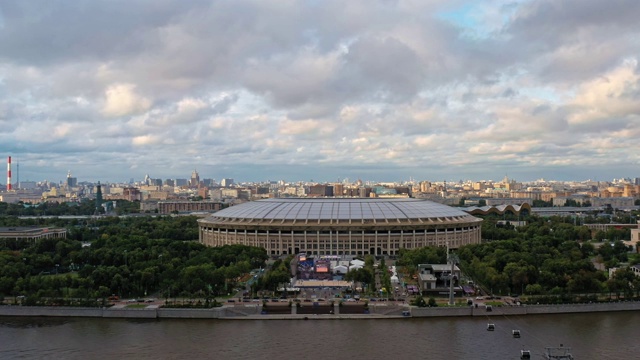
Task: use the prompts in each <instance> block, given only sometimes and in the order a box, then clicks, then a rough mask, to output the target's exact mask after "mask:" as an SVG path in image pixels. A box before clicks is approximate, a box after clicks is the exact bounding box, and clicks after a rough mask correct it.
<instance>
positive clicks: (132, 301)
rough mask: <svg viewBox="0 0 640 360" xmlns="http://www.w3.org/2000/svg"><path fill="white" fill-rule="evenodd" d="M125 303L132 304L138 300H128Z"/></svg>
mask: <svg viewBox="0 0 640 360" xmlns="http://www.w3.org/2000/svg"><path fill="white" fill-rule="evenodd" d="M127 302H128V303H134V302H138V300H136V299H129V300H127Z"/></svg>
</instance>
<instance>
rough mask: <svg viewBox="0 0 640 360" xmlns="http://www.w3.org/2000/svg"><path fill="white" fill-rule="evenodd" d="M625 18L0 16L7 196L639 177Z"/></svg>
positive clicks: (450, 10) (378, 7) (299, 11)
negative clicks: (208, 184) (222, 182)
mask: <svg viewBox="0 0 640 360" xmlns="http://www.w3.org/2000/svg"><path fill="white" fill-rule="evenodd" d="M639 16H640V3H636V2H631V1H624V0H615V1H608V2H602V1H597V0H568V1H563V2H555V1H548V0H547V1H545V0H530V1H525V0H516V1H507V0H504V1H502V0H496V1H491V2H482V3H477V2H475V1H470V0H468V1H464V0H455V1H445V0H442V1H430V2H415V3H414V2H411V1H379V2H370V1H366V2H365V1H353V2H348V3H344V2H339V1H323V2H316V1H307V2H256V1H233V2H208V1H190V2H180V1H170V0H167V1H162V2H157V3H155V4H154V6H149V4H148V2H146V1H126V2H119V1H96V2H88V3H86V4H83V5H82V6H79V5H78V4H75V3H69V2H65V1H59V2H56V1H43V2H39V1H29V2H5V3H2V4H0V48H2V51H0V154H2V155H3V157H5V158H6V156H12V157H13V164H14V165H13V166H14V167H13V172H14V175H13V176H14V178H15V177H16V176H18V170H17V167H18V166H19V176H20V180H21V181H26V180H32V181H40V180H44V179H49V180H51V181H58V180H63V179H64V177H65V175H66V173H67V171H69V170H71V171H72V173H73V174H74V177H77V178H78V180H79V181H99V180H100V181H107V182H126V181H128V180H129V179H130V178H134V179H136V180H139V179H142V178H143V177H144V175H145V174H150V175H151V176H152V177H154V178H163V179H166V178H175V177H185V178H188V175H189V174H190V173H191V171H193V169H194V168H195V169H197V170H198V171H199V172H200V174H201V177H208V178H216V179H221V178H223V177H226V178H234V179H237V180H238V181H265V180H268V179H270V180H281V179H285V180H291V181H298V180H300V181H310V180H314V181H317V182H332V181H337V179H339V178H340V179H341V178H349V179H352V180H355V179H362V180H376V181H388V182H399V181H406V180H408V179H409V178H414V179H417V180H422V179H425V180H427V179H428V180H432V181H441V180H447V181H451V180H460V179H463V180H466V179H473V180H499V179H501V178H502V177H504V176H505V175H506V176H508V177H510V178H515V179H518V180H519V181H533V180H536V179H539V178H545V179H548V180H558V181H569V180H578V181H579V180H587V179H591V180H597V181H610V180H612V179H613V178H635V177H638V176H639V175H640V171H639V170H640V152H638V149H639V148H638V145H637V139H638V138H640V126H638V124H639V123H640V115H639V114H640V102H639V101H638V97H639V95H638V94H640V68H639V67H638V58H639V57H640V43H638V42H637V41H636V40H635V39H637V38H639V37H640V24H639V23H638V22H637V19H638V17H639ZM180 174H182V175H180ZM3 182H4V181H3V180H0V183H3Z"/></svg>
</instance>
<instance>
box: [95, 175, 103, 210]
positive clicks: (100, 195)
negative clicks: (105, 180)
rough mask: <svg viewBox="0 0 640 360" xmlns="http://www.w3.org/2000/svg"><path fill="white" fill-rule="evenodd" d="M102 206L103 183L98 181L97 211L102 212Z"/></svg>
mask: <svg viewBox="0 0 640 360" xmlns="http://www.w3.org/2000/svg"><path fill="white" fill-rule="evenodd" d="M100 206H102V185H100V181H98V186H96V213H99V212H100Z"/></svg>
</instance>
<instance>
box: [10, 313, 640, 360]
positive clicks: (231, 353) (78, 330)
mask: <svg viewBox="0 0 640 360" xmlns="http://www.w3.org/2000/svg"><path fill="white" fill-rule="evenodd" d="M488 323H494V324H495V326H496V330H495V331H493V332H492V331H487V330H486V327H487V324H488ZM638 324H640V312H637V311H626V312H610V313H588V314H562V315H526V316H509V317H507V316H494V317H487V318H471V317H468V318H467V317H463V318H421V319H388V320H386V319H385V320H322V321H316V320H306V321H305V320H125V319H102V318H100V319H96V318H24V317H4V318H0V359H116V358H118V359H259V358H262V359H276V358H283V359H323V360H328V359H394V360H395V359H519V355H520V350H521V349H527V350H531V352H532V354H533V355H534V356H533V358H534V359H542V354H543V352H544V348H545V346H559V345H560V344H564V346H568V347H572V349H573V350H572V353H573V355H574V357H575V358H576V359H594V360H604V359H629V358H635V355H633V354H634V353H637V352H638V349H639V347H638V345H637V333H636V331H637V330H638V329H640V326H639V325H638ZM513 329H519V330H520V331H521V334H522V337H521V338H520V339H515V338H513V337H512V336H511V330H513Z"/></svg>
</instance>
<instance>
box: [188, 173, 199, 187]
mask: <svg viewBox="0 0 640 360" xmlns="http://www.w3.org/2000/svg"><path fill="white" fill-rule="evenodd" d="M199 184H200V175H199V174H198V171H197V170H193V172H192V173H191V182H190V184H189V185H190V186H191V187H198V185H199Z"/></svg>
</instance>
